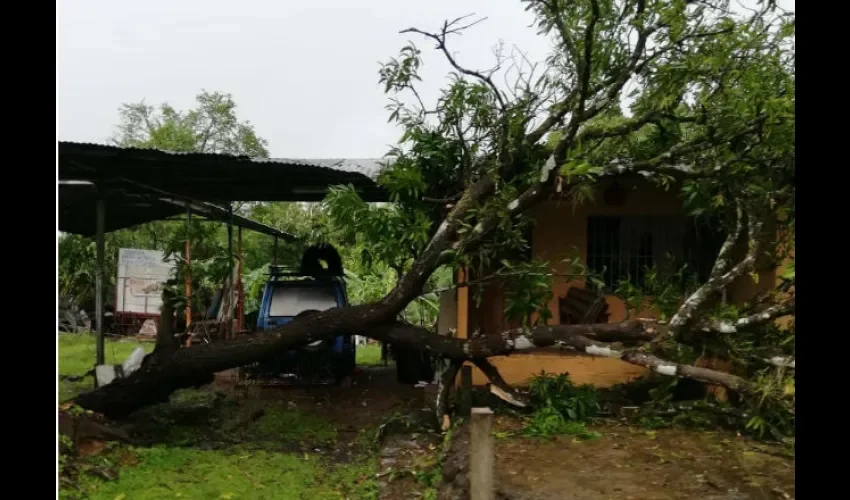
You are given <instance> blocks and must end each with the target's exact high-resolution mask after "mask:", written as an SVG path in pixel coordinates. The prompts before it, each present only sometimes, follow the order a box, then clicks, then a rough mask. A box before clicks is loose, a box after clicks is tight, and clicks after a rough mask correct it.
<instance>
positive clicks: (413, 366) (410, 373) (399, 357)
mask: <svg viewBox="0 0 850 500" xmlns="http://www.w3.org/2000/svg"><path fill="white" fill-rule="evenodd" d="M393 347H394V349H393V351H394V353H395V354H394V358H395V369H396V379H397V380H398V383H399V384H410V385H413V384H416V383H417V382H419V381H420V380H421V378H420V377H421V373H420V372H421V368H422V356H421V354H420V352H419V350H418V349H410V348H407V347H398V346H393Z"/></svg>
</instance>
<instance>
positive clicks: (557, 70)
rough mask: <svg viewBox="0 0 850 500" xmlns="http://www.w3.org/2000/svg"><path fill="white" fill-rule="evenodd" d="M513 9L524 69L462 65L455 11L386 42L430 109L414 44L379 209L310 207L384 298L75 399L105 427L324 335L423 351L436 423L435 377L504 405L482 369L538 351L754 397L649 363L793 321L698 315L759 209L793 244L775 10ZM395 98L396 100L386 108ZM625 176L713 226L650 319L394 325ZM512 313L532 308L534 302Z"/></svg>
mask: <svg viewBox="0 0 850 500" xmlns="http://www.w3.org/2000/svg"><path fill="white" fill-rule="evenodd" d="M525 3H526V4H527V5H528V8H529V9H530V10H532V11H533V12H534V14H535V16H536V18H537V24H538V27H539V28H540V30H541V32H542V33H543V34H544V35H545V36H548V37H550V38H551V40H552V41H553V44H554V50H553V54H552V56H551V57H550V58H549V59H548V60H547V61H546V69H545V71H543V72H542V74H535V70H536V67H534V66H532V65H530V64H529V63H528V62H527V60H525V58H524V56H523V55H522V54H521V53H515V54H513V56H512V57H506V56H505V55H504V54H503V53H501V52H500V53H498V54H497V64H496V68H494V69H492V70H486V71H481V70H475V69H470V68H467V67H465V66H463V65H462V64H461V63H460V62H459V60H458V59H457V58H456V56H455V55H454V54H453V53H452V52H451V51H450V50H449V48H448V40H449V38H450V37H451V36H453V35H456V34H458V33H459V32H460V31H462V30H464V29H466V28H468V27H469V26H471V25H472V24H475V23H476V22H477V21H476V22H472V23H465V19H466V18H460V19H456V20H454V21H451V22H446V23H445V24H444V25H443V26H442V28H441V29H440V30H438V31H436V32H427V31H423V30H420V29H416V28H411V29H408V30H405V31H404V32H405V33H411V34H415V35H419V36H424V37H425V39H426V40H428V41H430V42H434V43H435V44H436V48H437V50H438V51H439V52H440V53H442V55H443V56H444V57H445V59H446V60H447V61H448V63H449V64H450V66H451V67H452V68H453V73H452V80H451V82H450V84H449V86H448V87H447V88H446V89H445V90H444V91H443V92H442V94H441V96H440V97H439V99H438V100H437V104H436V105H435V106H434V107H431V108H429V107H426V105H425V104H424V101H423V100H422V98H421V95H420V93H419V92H418V91H417V90H416V87H415V84H416V82H417V81H418V79H419V76H418V69H419V67H420V66H421V64H422V56H421V53H420V51H419V50H418V49H417V48H416V47H415V46H414V45H413V44H410V45H408V46H406V47H405V48H404V49H403V50H402V52H401V56H400V58H399V59H393V60H392V61H390V62H389V63H387V64H386V65H385V66H384V67H383V68H382V70H381V81H382V82H383V83H384V84H385V86H386V90H387V92H389V93H391V94H392V95H393V100H392V102H393V104H392V105H391V107H390V108H391V113H392V115H391V119H394V120H396V121H397V122H398V123H399V125H400V126H401V127H402V128H403V129H404V130H405V133H404V137H403V138H402V144H401V145H400V146H399V147H398V148H394V149H393V150H392V151H391V153H390V156H391V157H392V158H391V159H392V161H391V162H389V163H388V165H387V167H386V168H385V169H384V171H383V173H382V175H381V178H380V182H381V183H382V184H383V185H384V186H385V187H386V188H387V189H388V190H389V191H390V192H391V193H392V195H393V200H394V202H395V203H394V204H393V205H392V206H390V207H381V208H368V207H366V205H365V204H364V203H363V202H362V201H360V200H359V198H358V197H357V195H356V194H355V193H354V192H353V191H351V190H348V189H337V190H335V191H334V192H333V193H332V195H331V196H330V197H329V199H328V200H327V207H328V213H329V215H330V218H331V219H332V220H335V221H336V223H337V224H338V225H339V226H340V227H342V228H344V229H343V231H347V232H348V237H349V238H365V239H368V240H370V241H373V242H375V244H374V247H373V248H372V257H371V258H378V259H382V260H384V261H386V262H389V263H392V267H393V268H395V269H397V270H398V272H399V276H398V281H397V283H396V285H395V286H394V288H393V289H392V290H391V291H390V292H389V293H388V294H387V295H386V296H384V297H383V298H382V299H381V300H379V301H377V302H375V303H371V304H365V305H359V306H354V307H350V308H346V309H334V310H328V311H324V312H321V313H317V314H314V315H310V316H305V317H299V318H297V319H296V320H294V321H292V322H291V323H289V324H287V325H286V326H283V327H281V328H278V329H276V330H274V331H272V332H270V333H268V334H264V335H256V336H252V337H247V338H239V339H235V340H228V341H221V342H217V343H212V344H208V345H201V346H197V347H193V348H191V349H182V348H178V347H177V346H175V345H173V344H171V343H169V342H167V341H163V342H158V343H157V348H156V349H155V351H154V352H153V353H152V354H150V355H149V356H148V357H147V358H146V359H145V362H144V364H143V366H142V368H141V369H139V370H138V371H137V372H135V373H133V374H132V375H131V376H129V377H128V378H126V379H123V380H119V381H116V382H114V383H112V384H109V385H107V386H104V387H102V388H99V389H97V390H95V391H92V392H89V393H84V394H81V395H80V396H79V397H77V398H76V399H75V403H76V404H78V405H80V406H82V407H83V408H86V409H89V410H93V411H97V412H101V413H104V414H106V415H109V416H120V415H124V414H127V413H129V412H132V411H133V410H135V409H137V408H140V407H142V406H145V405H148V404H152V403H155V402H159V401H164V400H166V399H167V398H168V396H169V395H170V394H171V393H172V392H173V391H175V390H177V389H180V388H186V387H192V386H198V385H203V384H205V383H208V382H209V381H211V380H212V374H213V373H215V372H218V371H221V370H225V369H228V368H235V367H239V366H244V365H246V364H250V363H252V362H256V361H258V360H262V359H264V358H267V357H269V356H272V355H274V354H276V353H280V352H284V351H286V350H289V349H292V348H296V347H299V346H303V345H306V344H309V343H311V342H314V341H316V340H322V339H328V338H330V337H332V336H334V335H337V334H339V333H356V334H359V335H364V336H368V337H372V338H374V339H377V340H380V341H383V342H390V343H395V344H403V345H407V346H411V347H417V348H423V349H428V350H430V351H431V352H432V353H434V354H436V355H437V356H440V357H443V358H446V359H447V360H449V363H447V364H446V366H447V369H446V372H445V373H444V374H443V377H442V380H443V383H442V384H441V388H440V391H438V392H439V396H438V403H437V406H438V409H440V410H439V411H443V410H444V409H445V408H446V401H447V398H448V392H449V384H447V382H448V381H449V380H452V379H453V374H454V373H456V370H457V369H458V367H459V366H460V364H461V363H462V362H464V361H472V362H473V363H475V364H476V365H477V366H478V367H479V368H481V369H482V371H483V372H484V373H485V374H486V375H487V376H488V377H489V378H490V380H491V381H492V382H493V385H494V387H495V388H496V391H497V392H498V393H499V394H500V395H501V396H502V397H503V398H505V399H508V400H513V401H512V402H514V403H515V404H523V403H522V401H521V397H520V396H519V395H517V394H516V393H515V392H514V391H513V389H512V388H511V387H510V386H508V384H506V383H505V381H504V379H502V377H501V376H500V375H499V373H498V370H497V369H496V368H495V367H494V366H493V365H492V364H490V363H489V362H488V361H487V358H490V357H492V356H498V355H509V354H511V353H513V352H517V351H522V350H527V349H532V348H539V347H550V346H554V347H560V348H562V349H565V350H574V351H581V352H583V353H586V354H589V355H593V356H608V357H617V358H619V359H622V360H623V361H626V362H629V363H632V364H636V365H641V366H646V367H649V368H652V369H653V370H654V371H655V372H657V373H659V374H663V375H670V376H678V377H689V378H694V379H697V380H701V381H704V382H709V383H712V384H721V385H723V386H726V387H728V388H730V389H733V390H735V391H743V392H747V391H753V390H757V389H756V388H755V387H754V386H753V384H752V382H751V381H749V380H747V379H746V378H744V377H742V376H738V375H733V374H729V373H724V372H720V371H717V370H712V369H709V368H705V367H696V366H691V365H689V364H682V363H679V362H678V361H677V360H675V359H667V358H665V357H664V356H663V353H664V352H665V344H668V343H670V342H672V343H679V344H682V345H694V344H700V343H702V342H704V341H705V339H706V338H707V337H711V338H712V339H724V338H726V339H728V338H729V336H730V335H736V334H743V332H748V331H752V330H753V329H755V328H757V327H762V326H764V325H766V324H769V323H770V322H771V320H774V319H776V318H779V317H781V316H785V315H788V314H790V313H792V312H793V298H792V299H790V301H789V300H788V298H787V297H771V300H772V301H773V303H771V304H769V305H768V306H767V307H766V308H764V307H763V308H762V309H761V310H759V311H753V312H750V313H746V314H745V315H742V316H738V317H737V318H735V319H731V320H729V319H718V318H716V317H714V316H713V315H712V312H711V307H712V304H713V303H714V302H716V299H717V297H718V295H719V294H720V293H721V292H722V290H723V289H725V288H726V287H728V286H729V285H730V284H731V283H733V282H734V281H735V280H737V279H740V278H742V277H745V276H747V275H750V274H752V273H755V272H756V270H757V269H756V264H757V261H758V260H759V258H760V257H761V256H762V254H763V253H764V252H765V251H766V250H768V249H766V248H765V245H764V242H765V241H771V245H773V242H772V240H770V239H769V238H767V237H766V236H765V231H764V227H765V224H766V223H767V221H769V220H771V219H772V218H773V217H774V216H775V215H776V214H777V213H778V212H781V216H782V217H785V220H786V227H789V228H791V230H790V233H791V241H792V242H793V220H794V219H793V214H794V212H793V207H794V191H793V189H794V182H793V175H794V134H793V128H794V79H793V27H794V24H793V16H788V15H786V14H782V13H777V12H776V10H775V6H772V5H765V6H764V7H762V8H760V9H759V10H757V11H753V13H749V14H747V15H746V16H739V17H735V16H733V15H731V14H729V13H728V9H727V7H728V5H727V4H728V2H722V1H721V2H718V4H717V5H709V4H708V3H703V2H700V3H696V2H674V3H670V4H668V3H667V2H647V1H645V0H621V1H614V2H602V1H599V0H581V1H577V2H566V3H565V2H559V1H556V0H533V1H528V2H525ZM789 41H790V43H791V44H792V46H791V47H790V48H789ZM507 64H510V66H511V68H514V69H516V71H515V73H516V79H515V81H514V82H513V83H512V84H510V85H507V84H506V85H507V88H506V86H505V85H500V84H497V83H496V80H495V79H494V77H495V75H497V74H498V71H499V69H500V68H501V67H502V66H503V65H507ZM706 68H711V69H709V70H707V69H706ZM627 88H634V90H632V91H631V92H630V95H631V97H632V99H633V102H632V104H631V105H630V109H629V114H628V116H627V115H626V114H625V113H624V112H623V110H622V109H621V105H620V102H621V98H622V97H623V94H624V92H625V89H627ZM402 95H407V96H411V97H412V98H413V104H412V105H407V104H405V103H403V102H402V101H401V97H400V96H402ZM683 164H684V165H688V167H687V168H682V165H683ZM626 174H638V175H644V176H647V177H648V178H650V179H652V180H654V181H656V182H658V183H659V184H661V185H663V186H667V187H668V188H672V187H675V188H677V189H681V190H682V191H683V192H685V194H686V195H687V196H688V199H689V200H690V202H692V203H693V204H696V205H697V206H699V207H700V210H702V211H711V212H712V213H714V214H715V215H717V216H718V217H720V218H721V220H722V221H723V223H724V224H725V226H726V227H727V228H728V230H727V232H728V237H727V239H726V242H725V243H724V244H723V246H722V247H721V249H720V252H719V254H718V256H717V259H716V261H715V263H714V266H713V268H712V270H711V273H710V276H709V278H708V279H707V280H706V281H705V282H704V283H703V284H702V285H701V286H700V287H699V288H697V289H696V290H695V291H693V293H691V294H690V295H689V296H688V297H687V298H686V299H685V300H684V301H683V302H682V304H681V305H680V306H679V307H678V310H677V311H676V313H675V314H674V315H673V316H672V318H671V320H670V321H669V323H668V324H653V323H642V322H626V323H620V324H600V325H572V326H571V325H558V326H547V325H535V324H533V322H526V323H525V324H524V326H523V327H522V328H518V329H514V330H510V331H506V332H477V333H478V334H477V335H474V336H473V338H471V339H465V340H461V339H456V338H452V337H447V336H438V335H435V334H433V333H432V332H429V331H428V330H425V329H423V328H418V327H415V326H412V325H407V324H401V323H398V322H397V320H396V318H397V317H398V315H399V313H400V312H401V311H402V310H404V308H405V307H406V306H407V305H408V304H409V303H410V302H411V301H413V300H415V299H416V298H417V297H418V296H419V295H420V294H421V293H422V292H423V290H424V289H426V288H427V286H428V281H429V278H430V277H431V275H432V274H433V273H434V271H435V270H436V269H438V268H440V267H441V266H452V267H461V266H464V267H478V268H484V267H487V268H492V267H493V266H494V263H498V262H500V260H501V261H507V260H510V258H509V257H505V255H509V254H510V253H511V251H513V250H516V249H517V248H522V247H527V244H528V242H527V241H526V239H525V238H524V237H523V235H522V228H523V227H524V225H525V224H527V220H526V219H525V217H524V214H525V213H526V212H527V211H528V210H529V209H531V208H533V207H535V206H537V205H538V204H540V203H541V202H544V201H547V200H561V201H565V202H570V203H581V202H584V201H586V200H587V198H588V196H589V195H590V193H591V192H592V190H593V187H594V186H595V185H596V184H597V183H598V182H599V181H600V180H601V179H603V178H605V177H609V176H621V175H626ZM527 306H528V307H531V308H532V309H535V310H537V311H543V310H545V304H544V303H536V304H528V305H527ZM528 317H531V316H530V315H529V316H528ZM612 343H617V344H612ZM619 343H623V344H631V347H629V348H627V349H626V348H623V347H621V346H619ZM721 343H723V342H721ZM641 344H643V345H641ZM725 344H727V345H726V346H725V347H724V349H726V348H728V349H727V350H729V349H733V348H732V347H729V346H730V345H731V344H729V343H728V342H725ZM769 347H771V346H768V348H769ZM775 347H776V349H775V352H767V351H765V352H767V354H764V353H763V352H761V351H760V352H761V354H760V359H763V360H764V359H767V360H780V361H777V362H776V363H767V364H770V365H776V364H781V365H782V366H783V367H788V366H792V365H791V363H793V361H791V360H790V359H789V354H788V352H787V348H786V349H785V350H782V349H781V348H780V346H779V345H776V346H775ZM768 350H769V349H768ZM667 352H669V349H668V350H667Z"/></svg>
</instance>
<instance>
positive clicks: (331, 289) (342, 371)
mask: <svg viewBox="0 0 850 500" xmlns="http://www.w3.org/2000/svg"><path fill="white" fill-rule="evenodd" d="M269 271H270V272H269V276H270V278H269V280H268V282H267V283H266V285H265V289H264V290H263V298H262V300H261V303H260V310H259V314H258V317H257V331H258V332H264V331H269V330H273V329H275V328H278V327H280V326H283V325H285V324H287V323H289V322H290V321H292V320H293V319H295V318H296V317H298V316H302V315H305V314H310V313H313V312H319V311H326V310H328V309H332V308H334V307H347V306H348V296H347V294H346V288H345V280H344V279H343V278H342V276H336V275H331V274H325V275H318V276H317V275H313V276H307V275H304V274H303V271H299V272H290V271H288V270H286V269H285V268H282V267H277V266H271V267H270V269H269ZM355 355H356V346H355V345H354V341H353V338H352V336H351V335H338V336H336V337H334V338H333V339H330V340H329V341H327V340H320V341H316V342H314V343H312V344H309V345H307V346H305V347H302V348H300V349H295V350H292V351H289V352H286V353H283V354H281V355H279V356H275V357H273V358H271V359H267V360H265V361H262V362H260V363H257V364H256V365H254V366H251V367H247V368H248V369H247V375H248V376H249V377H251V378H264V379H269V378H275V379H283V380H286V379H288V380H291V381H293V382H294V381H300V382H306V383H327V382H336V383H345V382H346V381H350V377H351V375H352V374H353V372H354V368H355V362H356V361H355Z"/></svg>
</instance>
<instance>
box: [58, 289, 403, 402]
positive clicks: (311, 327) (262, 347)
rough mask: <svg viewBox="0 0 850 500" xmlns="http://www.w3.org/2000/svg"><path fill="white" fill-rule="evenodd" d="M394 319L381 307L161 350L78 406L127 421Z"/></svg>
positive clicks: (86, 395)
mask: <svg viewBox="0 0 850 500" xmlns="http://www.w3.org/2000/svg"><path fill="white" fill-rule="evenodd" d="M393 315H394V312H393V309H392V308H389V307H387V306H382V305H377V306H376V305H365V306H355V307H350V308H345V309H332V310H329V311H325V312H322V313H318V314H315V315H311V316H306V317H302V318H298V319H296V320H293V321H292V322H291V323H289V324H287V325H286V326H284V327H281V328H279V329H276V330H274V331H272V332H269V333H267V334H261V335H253V336H248V337H243V338H239V339H234V340H228V341H222V342H215V343H211V344H204V345H199V346H194V347H191V348H183V349H169V348H157V349H155V350H154V352H153V353H151V354H149V355H148V356H147V357H146V358H145V361H144V363H143V364H142V367H141V368H140V369H139V370H138V371H136V372H134V373H133V374H132V375H130V376H129V377H127V378H125V379H120V380H117V381H115V382H113V383H111V384H108V385H105V386H103V387H100V388H98V389H96V390H94V391H91V392H86V393H83V394H80V395H79V396H77V398H75V399H74V403H76V404H78V405H79V406H81V407H83V408H85V409H87V410H92V411H95V412H98V413H103V414H105V415H107V416H109V417H120V416H124V415H127V414H129V413H131V412H132V411H134V410H136V409H138V408H141V407H143V406H147V405H150V404H155V403H159V402H164V401H167V400H168V397H169V396H170V395H171V393H173V392H174V391H176V390H178V389H184V388H189V387H198V386H201V385H205V384H208V383H210V382H212V380H213V374H214V373H216V372H219V371H222V370H227V369H229V368H237V367H240V366H245V365H248V364H251V363H254V362H256V361H260V360H262V359H265V358H267V357H269V356H271V355H274V354H276V353H280V352H285V351H287V350H289V349H293V348H295V347H299V346H302V345H306V344H309V343H311V342H314V341H316V340H324V339H329V338H331V337H332V336H333V335H335V334H339V333H342V332H353V331H355V330H357V331H359V330H361V329H364V328H365V329H368V327H369V326H370V325H373V324H375V323H378V322H380V321H381V320H386V318H388V317H390V318H391V317H393Z"/></svg>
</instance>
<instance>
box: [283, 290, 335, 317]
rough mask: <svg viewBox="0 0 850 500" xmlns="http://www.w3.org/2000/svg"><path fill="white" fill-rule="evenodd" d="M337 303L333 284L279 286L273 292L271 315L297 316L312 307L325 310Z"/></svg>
mask: <svg viewBox="0 0 850 500" xmlns="http://www.w3.org/2000/svg"><path fill="white" fill-rule="evenodd" d="M336 305H337V304H336V292H335V290H334V287H333V285H327V286H303V287H298V286H279V287H275V289H274V291H273V292H272V303H271V307H270V308H269V316H295V315H297V314H298V313H301V312H304V311H307V310H310V309H313V310H316V311H325V310H327V309H331V308H333V307H336Z"/></svg>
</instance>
